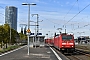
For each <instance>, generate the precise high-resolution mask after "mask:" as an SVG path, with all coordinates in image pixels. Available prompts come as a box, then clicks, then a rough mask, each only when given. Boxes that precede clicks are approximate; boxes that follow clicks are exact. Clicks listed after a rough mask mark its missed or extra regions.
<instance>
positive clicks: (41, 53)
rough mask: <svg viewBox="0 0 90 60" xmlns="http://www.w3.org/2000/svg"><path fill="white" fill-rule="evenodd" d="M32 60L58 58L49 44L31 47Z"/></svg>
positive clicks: (52, 59) (53, 59) (54, 59)
mask: <svg viewBox="0 0 90 60" xmlns="http://www.w3.org/2000/svg"><path fill="white" fill-rule="evenodd" d="M29 59H30V60H58V59H57V57H56V56H55V54H54V53H53V52H52V51H51V50H50V47H49V46H43V47H37V48H30V57H29Z"/></svg>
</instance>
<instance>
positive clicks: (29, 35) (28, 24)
mask: <svg viewBox="0 0 90 60" xmlns="http://www.w3.org/2000/svg"><path fill="white" fill-rule="evenodd" d="M22 5H28V7H29V8H28V30H29V32H27V33H28V34H27V36H28V55H29V36H30V5H36V4H35V3H32V4H29V3H22Z"/></svg>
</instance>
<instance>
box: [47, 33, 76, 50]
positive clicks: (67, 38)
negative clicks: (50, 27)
mask: <svg viewBox="0 0 90 60" xmlns="http://www.w3.org/2000/svg"><path fill="white" fill-rule="evenodd" d="M45 43H46V44H48V45H52V46H54V47H55V48H57V49H58V50H60V51H62V52H74V51H75V42H74V35H72V34H67V33H61V34H59V35H55V36H54V38H52V39H50V38H47V39H45Z"/></svg>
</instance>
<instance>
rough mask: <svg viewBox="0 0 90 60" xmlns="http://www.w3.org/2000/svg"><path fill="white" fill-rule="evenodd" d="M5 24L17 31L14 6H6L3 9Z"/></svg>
mask: <svg viewBox="0 0 90 60" xmlns="http://www.w3.org/2000/svg"><path fill="white" fill-rule="evenodd" d="M5 23H7V24H9V25H10V26H11V28H13V29H14V30H16V31H17V8H16V7H14V6H6V8H5Z"/></svg>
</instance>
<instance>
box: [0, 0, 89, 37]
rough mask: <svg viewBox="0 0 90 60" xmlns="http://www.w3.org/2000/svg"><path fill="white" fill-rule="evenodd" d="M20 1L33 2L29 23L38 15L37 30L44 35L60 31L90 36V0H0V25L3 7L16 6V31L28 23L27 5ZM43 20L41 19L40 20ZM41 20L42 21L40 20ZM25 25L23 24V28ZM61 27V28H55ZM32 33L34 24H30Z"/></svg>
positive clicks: (50, 35)
mask: <svg viewBox="0 0 90 60" xmlns="http://www.w3.org/2000/svg"><path fill="white" fill-rule="evenodd" d="M22 3H30V4H31V3H35V4H37V5H35V6H33V5H30V20H31V21H34V22H30V25H35V22H36V21H37V19H36V18H37V16H36V15H34V16H33V17H32V14H38V15H39V32H40V33H42V34H43V35H44V36H46V34H47V33H48V37H53V35H54V33H55V32H56V33H57V34H58V33H59V32H60V31H61V32H62V33H64V32H65V29H66V32H67V33H69V34H74V36H75V38H77V37H78V36H90V0H0V25H2V24H4V23H5V7H6V6H15V7H17V8H18V18H17V21H18V22H17V31H18V32H20V31H21V27H22V25H21V24H28V6H24V5H22ZM42 20H43V21H42ZM41 21H42V22H41ZM24 27H25V26H23V28H24ZM58 28H61V29H62V30H57V29H58ZM30 30H31V32H32V33H34V32H35V26H30Z"/></svg>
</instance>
